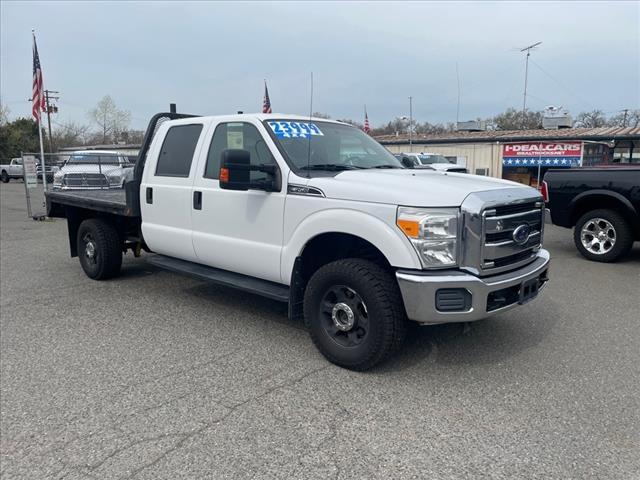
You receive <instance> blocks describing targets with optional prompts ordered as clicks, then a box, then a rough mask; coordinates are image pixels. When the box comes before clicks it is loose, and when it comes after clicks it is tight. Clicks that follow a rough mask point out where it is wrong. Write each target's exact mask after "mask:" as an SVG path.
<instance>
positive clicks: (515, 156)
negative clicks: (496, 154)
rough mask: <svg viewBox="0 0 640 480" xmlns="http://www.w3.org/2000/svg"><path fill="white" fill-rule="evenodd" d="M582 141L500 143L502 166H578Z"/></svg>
mask: <svg viewBox="0 0 640 480" xmlns="http://www.w3.org/2000/svg"><path fill="white" fill-rule="evenodd" d="M581 164H582V142H522V143H506V144H503V145H502V165H503V166H504V167H514V168H515V167H537V166H538V165H540V166H542V167H556V168H558V167H560V168H562V167H565V168H569V167H579V166H580V165H581Z"/></svg>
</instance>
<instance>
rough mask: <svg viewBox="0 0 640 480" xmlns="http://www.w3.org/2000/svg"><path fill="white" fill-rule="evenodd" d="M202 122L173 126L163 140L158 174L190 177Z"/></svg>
mask: <svg viewBox="0 0 640 480" xmlns="http://www.w3.org/2000/svg"><path fill="white" fill-rule="evenodd" d="M201 131H202V124H194V125H176V126H175V127H171V128H170V129H169V131H168V132H167V136H166V137H165V138H164V142H162V148H161V149H160V156H159V158H158V165H157V166H156V176H159V177H188V176H189V171H190V170H191V162H192V160H193V154H194V152H195V150H196V145H197V144H198V138H200V132H201Z"/></svg>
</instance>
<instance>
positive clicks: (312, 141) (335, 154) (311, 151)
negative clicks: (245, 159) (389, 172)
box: [265, 120, 403, 170]
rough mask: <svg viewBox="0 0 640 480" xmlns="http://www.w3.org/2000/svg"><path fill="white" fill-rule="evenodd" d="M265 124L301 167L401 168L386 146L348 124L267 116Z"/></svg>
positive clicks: (287, 153)
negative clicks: (274, 118)
mask: <svg viewBox="0 0 640 480" xmlns="http://www.w3.org/2000/svg"><path fill="white" fill-rule="evenodd" d="M265 125H266V127H267V130H269V132H270V133H271V134H272V137H273V139H274V141H275V142H276V143H277V144H278V146H279V147H280V148H281V150H283V151H284V153H285V155H286V157H288V160H289V161H290V163H292V164H293V165H294V166H295V167H296V168H298V169H300V170H307V169H308V170H352V169H353V170H355V169H360V168H403V167H402V164H401V163H400V161H398V159H397V158H395V157H394V156H393V155H392V154H391V153H389V151H388V150H387V149H385V148H384V147H383V146H382V145H380V144H379V143H378V142H376V141H375V140H373V139H372V138H371V137H370V136H369V135H367V134H366V133H364V132H363V131H361V130H359V129H357V128H355V127H352V126H350V125H342V124H338V123H330V122H316V121H312V122H302V121H291V120H268V121H265Z"/></svg>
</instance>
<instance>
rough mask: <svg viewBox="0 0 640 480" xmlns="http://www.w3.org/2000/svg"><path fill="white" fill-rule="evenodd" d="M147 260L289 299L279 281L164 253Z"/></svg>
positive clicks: (158, 264) (207, 278) (240, 288)
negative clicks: (271, 280) (230, 270)
mask: <svg viewBox="0 0 640 480" xmlns="http://www.w3.org/2000/svg"><path fill="white" fill-rule="evenodd" d="M147 261H148V262H149V263H150V264H151V265H155V266H156V267H159V268H163V269H165V270H169V271H171V272H176V273H181V274H183V275H188V276H190V277H195V278H198V279H200V280H206V281H208V282H212V283H217V284H218V285H224V286H225V287H232V288H237V289H239V290H244V291H245V292H250V293H255V294H256V295H261V296H263V297H267V298H270V299H272V300H277V301H279V302H288V301H289V287H287V286H286V285H282V284H280V283H275V282H270V281H269V280H262V279H260V278H255V277H250V276H248V275H242V274H240V273H234V272H229V271H228V270H220V269H219V268H213V267H207V266H206V265H200V264H199V263H194V262H188V261H186V260H179V259H177V258H171V257H166V256H164V255H151V256H149V257H147Z"/></svg>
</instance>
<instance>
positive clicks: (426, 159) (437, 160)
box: [418, 155, 456, 165]
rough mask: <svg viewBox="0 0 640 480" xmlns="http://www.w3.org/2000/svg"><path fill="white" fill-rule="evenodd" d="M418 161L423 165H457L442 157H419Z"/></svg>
mask: <svg viewBox="0 0 640 480" xmlns="http://www.w3.org/2000/svg"><path fill="white" fill-rule="evenodd" d="M418 160H419V161H420V163H421V164H422V165H431V164H434V163H453V164H455V163H456V162H452V161H450V160H447V158H446V157H443V156H442V155H418Z"/></svg>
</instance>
